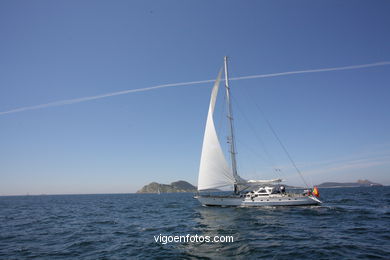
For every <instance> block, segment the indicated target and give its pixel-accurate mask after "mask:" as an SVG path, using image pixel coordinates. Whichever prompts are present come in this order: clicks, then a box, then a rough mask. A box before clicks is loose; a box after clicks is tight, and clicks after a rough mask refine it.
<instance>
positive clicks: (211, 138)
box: [198, 70, 235, 190]
mask: <svg viewBox="0 0 390 260" xmlns="http://www.w3.org/2000/svg"><path fill="white" fill-rule="evenodd" d="M221 75H222V70H221V71H220V72H219V74H218V77H217V79H216V81H215V83H214V87H213V90H212V92H211V98H210V106H209V112H208V115H207V121H206V129H205V133H204V138H203V148H202V155H201V159H200V168H199V177H198V190H207V189H215V188H220V187H224V186H228V185H233V184H234V183H235V178H234V176H233V173H232V170H231V169H230V168H229V166H228V164H227V162H226V159H225V156H224V153H223V151H222V148H221V144H220V143H219V140H218V135H217V132H216V130H215V125H214V119H213V114H214V108H215V103H216V100H217V95H218V88H219V82H220V81H221Z"/></svg>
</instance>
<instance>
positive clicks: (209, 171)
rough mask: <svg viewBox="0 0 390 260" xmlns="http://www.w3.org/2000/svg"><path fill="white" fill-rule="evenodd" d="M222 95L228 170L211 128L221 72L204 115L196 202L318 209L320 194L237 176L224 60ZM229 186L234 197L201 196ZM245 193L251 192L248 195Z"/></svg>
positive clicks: (275, 180) (226, 68)
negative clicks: (312, 206) (204, 124)
mask: <svg viewBox="0 0 390 260" xmlns="http://www.w3.org/2000/svg"><path fill="white" fill-rule="evenodd" d="M224 72H225V73H224V74H225V90H226V91H225V94H226V102H227V111H228V116H227V118H228V123H229V132H230V136H229V137H228V143H229V144H230V151H229V152H230V157H231V167H229V166H228V163H227V161H226V159H225V156H224V153H223V151H222V148H221V145H220V142H219V139H218V135H217V132H216V129H215V125H214V119H213V114H214V108H215V104H216V99H217V94H218V89H219V83H220V81H221V75H222V70H221V71H220V72H219V74H218V77H217V79H216V81H215V83H214V87H213V89H212V92H211V99H210V105H209V111H208V115H207V121H206V128H205V133H204V139H203V147H202V154H201V161H200V168H199V176H198V194H197V195H196V196H195V198H196V199H198V200H199V201H200V203H201V204H202V205H204V206H236V207H242V206H244V207H258V206H303V205H319V204H321V203H322V202H321V201H320V200H319V199H318V197H319V192H318V189H317V188H316V187H315V188H314V189H313V190H306V191H305V192H304V193H290V192H287V191H286V188H285V186H284V185H280V183H281V182H282V180H281V179H272V180H246V179H244V178H242V177H241V176H240V175H239V174H238V172H237V162H236V149H235V139H234V131H233V116H232V106H231V102H230V88H229V78H228V66H227V57H225V58H224ZM227 186H230V187H232V189H233V193H232V194H229V195H213V194H211V193H210V194H204V193H203V194H202V191H207V190H213V189H214V190H215V189H219V188H221V187H227ZM248 189H252V190H251V191H248Z"/></svg>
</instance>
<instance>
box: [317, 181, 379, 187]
mask: <svg viewBox="0 0 390 260" xmlns="http://www.w3.org/2000/svg"><path fill="white" fill-rule="evenodd" d="M373 186H383V185H382V184H379V183H375V182H371V181H369V180H358V181H357V182H324V183H321V184H320V185H318V187H319V188H349V187H373Z"/></svg>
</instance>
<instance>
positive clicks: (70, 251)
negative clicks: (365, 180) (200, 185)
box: [0, 187, 390, 259]
mask: <svg viewBox="0 0 390 260" xmlns="http://www.w3.org/2000/svg"><path fill="white" fill-rule="evenodd" d="M320 191H321V199H322V200H323V201H324V204H323V205H322V206H316V207H276V208H275V207H269V208H215V207H210V208H209V207H202V206H200V204H199V203H198V201H197V200H195V199H193V194H190V193H181V194H161V195H157V194H105V195H46V196H9V197H0V259H165V258H181V259H199V258H200V259H225V258H227V257H233V258H235V259H260V258H262V259H309V258H310V259H390V187H370V188H346V189H341V188H339V189H321V190H320ZM160 234H161V235H172V236H174V235H187V234H190V235H203V236H206V235H209V236H214V235H218V236H221V235H228V236H233V237H234V242H233V243H167V244H162V243H157V242H156V241H155V239H154V237H155V236H156V237H157V236H159V235H160Z"/></svg>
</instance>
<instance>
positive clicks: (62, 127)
mask: <svg viewBox="0 0 390 260" xmlns="http://www.w3.org/2000/svg"><path fill="white" fill-rule="evenodd" d="M389 13H390V3H389V2H388V1H245V2H243V1H1V2H0V35H1V41H0V112H4V111H9V110H12V109H15V108H19V107H27V106H34V105H39V104H46V103H49V102H53V101H59V100H65V99H73V98H80V97H87V96H93V95H99V94H104V93H112V92H116V91H121V90H128V89H137V88H145V87H151V86H155V85H159V84H165V83H176V82H188V81H197V80H208V79H213V78H215V77H216V75H217V73H218V70H219V69H220V67H221V66H222V62H223V56H225V55H228V56H229V57H230V73H231V76H232V77H240V76H246V75H258V74H268V73H277V72H285V71H295V70H307V69H318V68H329V67H339V66H348V65H356V64H368V63H375V62H381V61H390V33H389V30H388V28H389V26H390V16H389V15H388V14H389ZM389 74H390V66H378V67H371V68H364V69H356V70H345V71H333V72H321V73H310V74H299V75H290V76H283V77H273V78H260V79H252V80H237V81H232V82H231V85H232V92H233V96H234V100H233V103H234V104H235V105H236V107H237V108H236V110H234V112H235V115H236V131H237V148H238V152H239V154H238V164H239V169H240V172H241V174H242V175H243V176H244V177H257V178H268V177H275V176H274V173H273V170H272V169H273V168H274V167H276V168H280V169H282V173H281V176H282V177H283V178H285V179H286V180H287V182H288V183H291V184H298V185H299V184H301V185H302V183H301V182H300V180H299V178H298V176H297V175H296V173H295V172H294V171H293V169H292V167H291V164H290V163H289V161H288V159H287V157H286V155H285V154H284V153H283V151H282V150H281V148H280V146H279V145H278V143H277V142H276V140H275V138H274V137H273V136H272V134H271V132H270V131H269V129H268V128H267V125H266V123H265V120H264V117H263V116H261V113H260V111H259V109H258V107H261V109H262V110H263V111H264V114H265V116H266V118H267V119H268V120H269V121H270V122H271V124H272V126H273V127H274V128H275V130H276V131H277V133H278V135H279V137H280V139H281V140H282V141H283V143H284V144H285V146H286V147H287V149H288V151H289V152H290V154H291V156H292V157H293V158H294V160H295V162H296V163H297V165H298V166H299V168H300V169H301V170H302V172H303V173H304V175H305V177H306V179H307V181H308V182H309V183H313V184H317V183H320V182H324V181H355V180H357V179H361V178H368V179H370V180H372V181H376V182H381V183H384V184H390V177H389V176H390V135H389V133H390V120H389V112H390V103H389V100H390V89H389V86H390V76H389ZM211 87H212V83H207V84H199V85H192V86H183V87H174V88H165V89H159V90H154V91H148V92H140V93H131V94H127V95H120V96H115V97H109V98H104V99H99V100H94V101H88V102H81V103H76V104H72V105H66V106H57V107H47V108H42V109H37V110H29V111H23V112H19V113H10V114H2V115H0V134H1V138H0V179H1V182H0V195H6V194H26V193H29V194H58V193H116V192H118V193H122V192H135V191H136V190H137V189H139V188H140V187H142V186H143V185H144V184H146V183H149V182H151V181H158V182H161V183H170V182H172V181H176V180H179V179H183V180H187V181H190V182H191V183H193V184H196V180H197V171H198V167H199V160H200V151H201V144H202V138H203V130H204V125H205V119H206V114H207V109H208V102H209V97H210V90H211ZM244 118H247V119H248V120H245V119H244ZM247 121H250V123H249V124H246V123H248V122H247ZM248 125H251V127H248ZM222 128H223V127H222ZM222 128H221V129H222ZM253 129H255V130H256V132H257V134H254V133H253V132H254V131H252V130H253ZM221 131H222V130H221ZM222 132H223V131H222ZM222 135H223V134H222ZM260 138H261V140H262V141H261V142H260V140H259V139H260ZM221 139H223V137H222V138H221ZM265 150H266V151H267V152H265ZM267 154H268V155H267Z"/></svg>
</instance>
